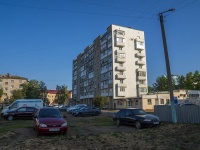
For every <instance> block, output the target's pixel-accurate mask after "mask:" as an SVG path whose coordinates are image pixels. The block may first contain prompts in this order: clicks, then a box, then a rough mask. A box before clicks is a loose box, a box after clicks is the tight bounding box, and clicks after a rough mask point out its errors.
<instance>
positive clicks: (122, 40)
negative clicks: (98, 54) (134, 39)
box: [117, 37, 125, 43]
mask: <svg viewBox="0 0 200 150" xmlns="http://www.w3.org/2000/svg"><path fill="white" fill-rule="evenodd" d="M117 42H120V43H124V42H125V39H124V38H119V37H118V38H117Z"/></svg>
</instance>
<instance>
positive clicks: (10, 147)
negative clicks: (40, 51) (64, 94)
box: [0, 113, 200, 150]
mask: <svg viewBox="0 0 200 150" xmlns="http://www.w3.org/2000/svg"><path fill="white" fill-rule="evenodd" d="M94 117H96V118H108V117H109V116H108V115H107V114H106V113H103V114H101V115H100V116H92V117H73V116H71V115H67V120H68V133H67V135H65V136H63V135H44V136H39V137H38V136H37V134H36V132H35V131H34V130H33V128H31V127H30V128H17V129H13V130H12V129H11V130H10V131H9V132H7V133H5V134H1V135H0V150H24V149H25V150H29V149H30V150H32V149H34V150H44V149H49V150H66V149H69V150H104V149H106V150H107V149H108V150H112V149H120V150H121V149H130V150H132V149H138V150H143V149H147V150H148V149H152V150H153V149H154V150H156V149H157V150H160V149H161V150H162V149H163V150H165V149H166V150H170V149H187V150H188V149H196V150H200V134H199V131H200V125H183V124H180V125H171V124H163V125H161V126H160V127H156V128H145V129H141V130H137V129H135V128H134V127H132V126H120V127H117V126H115V125H114V124H113V125H109V126H105V125H104V126H94V125H92V123H91V124H90V120H91V119H92V118H94ZM109 118H110V119H111V120H112V118H111V117H109ZM80 119H82V120H84V121H85V122H86V124H81V125H78V123H79V122H80V121H79V120H80ZM0 128H1V127H0Z"/></svg>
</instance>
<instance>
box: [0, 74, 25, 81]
mask: <svg viewBox="0 0 200 150" xmlns="http://www.w3.org/2000/svg"><path fill="white" fill-rule="evenodd" d="M0 79H23V80H27V81H28V78H24V77H20V76H13V75H11V74H9V73H7V74H3V75H0Z"/></svg>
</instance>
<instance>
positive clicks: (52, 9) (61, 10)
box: [0, 3, 156, 19]
mask: <svg viewBox="0 0 200 150" xmlns="http://www.w3.org/2000/svg"><path fill="white" fill-rule="evenodd" d="M0 5H7V6H14V7H23V8H31V9H40V10H48V11H58V12H70V13H81V14H90V15H103V16H113V17H130V18H142V17H138V16H126V15H115V14H104V13H93V12H84V11H72V10H66V9H54V8H44V7H34V6H25V5H16V4H8V3H0ZM145 19H156V18H145Z"/></svg>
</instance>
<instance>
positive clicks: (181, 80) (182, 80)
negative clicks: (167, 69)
mask: <svg viewBox="0 0 200 150" xmlns="http://www.w3.org/2000/svg"><path fill="white" fill-rule="evenodd" d="M177 82H178V89H186V86H185V77H184V76H183V75H182V76H179V77H178V80H177Z"/></svg>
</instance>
